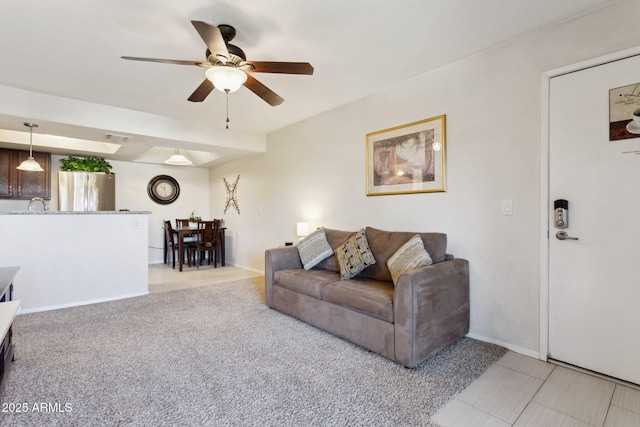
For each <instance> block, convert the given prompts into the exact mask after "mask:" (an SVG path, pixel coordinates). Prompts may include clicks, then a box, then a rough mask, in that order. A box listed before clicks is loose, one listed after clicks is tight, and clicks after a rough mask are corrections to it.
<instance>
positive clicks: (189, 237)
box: [176, 218, 196, 245]
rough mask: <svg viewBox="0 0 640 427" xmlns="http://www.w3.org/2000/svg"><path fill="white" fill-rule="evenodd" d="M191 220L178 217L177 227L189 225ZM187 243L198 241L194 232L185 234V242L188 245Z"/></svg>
mask: <svg viewBox="0 0 640 427" xmlns="http://www.w3.org/2000/svg"><path fill="white" fill-rule="evenodd" d="M189 224H190V221H189V219H178V218H176V228H180V227H189ZM187 243H193V244H195V243H196V236H194V235H193V234H187V235H186V236H184V244H185V245H186V244H187Z"/></svg>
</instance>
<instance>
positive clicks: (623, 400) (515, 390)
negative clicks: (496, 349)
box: [432, 351, 640, 427]
mask: <svg viewBox="0 0 640 427" xmlns="http://www.w3.org/2000/svg"><path fill="white" fill-rule="evenodd" d="M432 422H434V423H435V424H437V425H439V426H441V427H475V426H482V427H493V426H500V427H502V426H515V427H547V426H549V427H593V426H598V427H603V426H604V427H639V426H640V389H638V388H634V387H629V386H626V385H621V384H617V383H614V382H611V381H608V380H606V379H602V378H600V377H596V376H593V375H589V374H586V373H583V372H578V371H575V370H572V369H568V368H565V367H562V366H558V365H553V364H550V363H545V362H542V361H540V360H537V359H533V358H530V357H527V356H523V355H520V354H518V353H514V352H511V351H509V352H507V353H506V354H505V355H504V356H503V357H502V358H501V359H500V360H498V361H497V362H496V363H495V364H493V365H492V366H491V367H489V369H487V371H486V372H485V373H484V374H482V375H481V376H480V378H478V379H477V380H476V381H474V382H473V383H472V384H471V385H470V386H469V387H467V388H466V389H465V390H463V391H462V392H461V393H460V394H459V395H458V396H457V397H456V398H455V399H453V400H452V401H451V402H449V403H447V405H445V406H444V407H443V408H442V409H440V411H438V413H436V415H434V417H433V418H432Z"/></svg>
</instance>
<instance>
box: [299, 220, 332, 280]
mask: <svg viewBox="0 0 640 427" xmlns="http://www.w3.org/2000/svg"><path fill="white" fill-rule="evenodd" d="M296 247H297V248H298V254H299V255H300V261H302V265H303V267H304V269H305V270H309V269H310V268H312V267H313V266H315V265H316V264H318V263H319V262H320V261H322V260H324V259H325V258H327V257H329V256H331V255H333V249H331V246H330V245H329V242H328V241H327V235H326V234H325V232H324V228H323V227H320V228H318V229H317V230H316V231H314V232H313V233H311V234H309V235H308V236H307V237H305V238H304V239H302V240H300V242H299V243H298V244H297V245H296Z"/></svg>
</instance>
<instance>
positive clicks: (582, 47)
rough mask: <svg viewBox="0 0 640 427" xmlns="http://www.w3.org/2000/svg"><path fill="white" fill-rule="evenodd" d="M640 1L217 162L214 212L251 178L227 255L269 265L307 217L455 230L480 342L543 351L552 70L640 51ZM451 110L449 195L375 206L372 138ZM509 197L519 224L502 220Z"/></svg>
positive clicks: (384, 200) (242, 262)
mask: <svg viewBox="0 0 640 427" xmlns="http://www.w3.org/2000/svg"><path fill="white" fill-rule="evenodd" d="M637 5H638V4H637V1H634V0H629V1H621V2H619V3H616V4H614V5H612V6H609V7H607V8H604V9H601V10H599V11H596V12H594V13H592V14H589V15H585V16H583V17H580V18H577V19H573V20H570V21H568V22H565V23H563V24H561V25H559V26H556V27H553V28H549V29H546V30H544V31H540V32H537V33H535V34H532V35H530V36H527V37H525V38H522V39H520V40H517V41H514V42H512V43H509V44H506V45H503V46H501V47H498V48H496V49H493V50H490V51H487V52H484V53H481V54H478V55H475V56H473V57H470V58H467V59H465V60H461V61H459V62H457V63H454V64H451V65H449V66H446V67H443V68H441V69H438V70H436V71H434V72H432V73H429V74H426V75H423V76H421V77H419V78H416V79H413V80H411V81H407V82H405V83H403V84H401V85H398V86H396V87H392V88H389V89H387V90H385V91H383V92H380V93H378V94H375V95H372V96H370V97H368V98H365V99H362V100H359V101H357V102H354V103H352V104H349V105H345V106H343V107H341V108H338V109H335V110H332V111H329V112H327V113H325V114H322V115H320V116H317V117H314V118H311V119H309V120H306V121H304V122H301V123H298V124H295V125H292V126H290V127H288V128H285V129H282V130H279V131H277V132H274V133H272V134H270V135H269V137H268V147H267V153H266V154H264V155H260V156H257V157H252V158H249V159H245V160H241V161H237V162H233V163H228V164H225V165H223V166H220V167H216V168H215V169H213V170H212V171H211V174H210V179H211V181H210V186H211V215H212V216H214V217H223V215H222V210H223V209H224V204H225V200H226V194H225V188H224V184H223V182H222V178H227V180H233V179H234V178H235V176H236V175H237V174H240V175H241V178H240V181H239V184H238V190H237V197H238V202H239V205H240V209H241V214H240V215H238V214H237V213H236V212H235V211H234V210H232V209H230V210H229V211H228V212H227V214H226V215H224V218H225V224H226V226H227V227H228V230H229V232H228V235H229V237H228V239H227V241H228V246H230V247H231V249H230V250H228V251H227V259H228V260H229V262H230V263H233V264H235V265H239V266H244V267H248V268H251V269H255V270H263V269H264V250H265V249H267V248H269V247H274V246H279V245H282V244H283V242H284V241H285V240H294V239H295V225H296V222H298V221H303V220H304V221H308V222H309V223H310V227H311V228H313V227H315V226H319V225H324V226H326V227H331V228H339V229H347V230H356V229H358V228H360V227H363V226H366V225H369V226H374V227H379V228H383V229H388V230H410V231H444V232H446V233H448V235H449V246H448V251H449V252H450V253H452V254H454V255H455V256H457V257H461V258H466V259H468V260H469V261H470V268H471V332H470V333H471V335H472V336H476V337H480V338H482V339H486V340H488V341H493V342H497V343H502V344H504V345H507V346H508V347H510V348H512V349H514V350H517V351H520V352H523V353H525V354H530V355H534V356H535V355H537V354H538V349H539V313H540V307H539V278H540V277H539V274H540V273H539V264H540V260H539V253H540V245H541V236H540V233H539V229H540V228H539V227H540V221H541V218H540V215H539V212H540V210H539V209H540V203H541V201H540V181H541V177H540V169H541V168H540V165H541V159H540V156H541V154H540V153H541V146H540V143H541V77H542V73H543V72H544V71H547V70H551V69H555V68H558V67H561V66H565V65H569V64H572V63H576V62H580V61H584V60H587V59H590V58H593V57H597V56H601V55H604V54H608V53H611V52H614V51H618V50H623V49H627V48H630V47H633V46H637V45H640V27H638V25H637V23H638V22H639V21H640V8H638V7H637ZM416 50H417V52H416V54H424V55H428V54H429V53H428V52H422V53H420V52H419V44H418V43H417V44H416ZM630 83H631V82H630ZM603 102H606V100H604V101H603ZM440 114H446V116H447V148H446V150H447V151H446V154H447V192H446V193H432V194H412V195H393V196H378V197H366V195H365V163H364V162H365V135H366V134H367V133H370V132H374V131H377V130H381V129H385V128H389V127H393V126H398V125H402V124H406V123H410V122H413V121H417V120H421V119H425V118H429V117H433V116H437V115H440ZM604 120H605V121H606V120H607V118H604ZM606 125H607V124H606V122H605V123H603V126H606ZM503 200H512V201H513V215H512V216H503V215H501V208H502V201H503ZM543 203H546V201H543ZM542 220H544V221H546V218H543V219H542Z"/></svg>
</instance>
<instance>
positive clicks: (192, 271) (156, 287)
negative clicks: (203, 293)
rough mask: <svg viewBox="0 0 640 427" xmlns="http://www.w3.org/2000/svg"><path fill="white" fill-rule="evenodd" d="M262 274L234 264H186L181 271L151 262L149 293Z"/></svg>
mask: <svg viewBox="0 0 640 427" xmlns="http://www.w3.org/2000/svg"><path fill="white" fill-rule="evenodd" d="M262 275H263V274H262V273H256V272H254V271H249V270H244V269H242V268H239V267H234V266H232V265H226V266H224V267H222V266H221V265H220V264H218V268H213V266H212V265H203V266H201V267H200V269H196V268H195V267H187V266H184V267H183V270H182V271H179V270H178V268H177V267H176V269H175V270H174V269H173V268H172V267H171V266H170V265H166V264H151V265H149V293H154V292H166V291H173V290H177V289H185V288H194V287H197V286H204V285H213V284H215V283H223V282H230V281H232V280H242V279H249V278H252V277H258V276H262Z"/></svg>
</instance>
